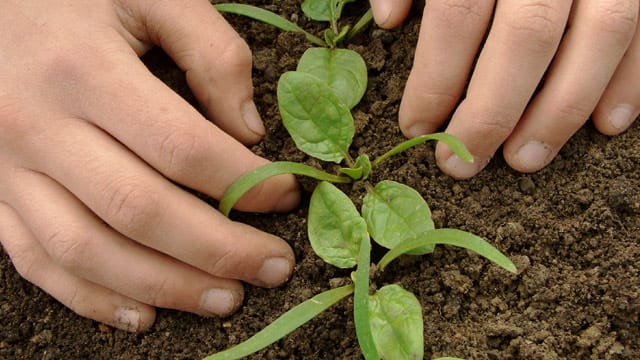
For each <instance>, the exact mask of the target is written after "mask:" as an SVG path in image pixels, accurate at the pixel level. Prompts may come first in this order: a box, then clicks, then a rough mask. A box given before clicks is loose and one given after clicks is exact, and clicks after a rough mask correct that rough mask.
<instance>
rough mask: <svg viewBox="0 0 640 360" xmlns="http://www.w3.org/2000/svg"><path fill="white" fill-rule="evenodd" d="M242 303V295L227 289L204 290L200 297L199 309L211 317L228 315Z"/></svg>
mask: <svg viewBox="0 0 640 360" xmlns="http://www.w3.org/2000/svg"><path fill="white" fill-rule="evenodd" d="M241 301H242V294H239V293H237V292H235V291H232V290H227V289H209V290H205V291H204V292H203V293H202V296H201V297H200V309H201V310H203V311H205V312H207V313H209V314H212V315H219V316H224V315H229V314H231V313H233V312H234V311H235V310H236V308H237V307H238V306H239V305H240V302H241Z"/></svg>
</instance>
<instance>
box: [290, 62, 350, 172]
mask: <svg viewBox="0 0 640 360" xmlns="http://www.w3.org/2000/svg"><path fill="white" fill-rule="evenodd" d="M278 106H279V108H280V114H281V115H282V121H283V123H284V126H285V127H286V128H287V131H289V134H290V135H291V137H292V138H293V141H294V142H295V143H296V146H297V147H298V148H299V149H300V150H301V151H303V152H305V153H306V154H308V155H311V156H313V157H316V158H318V159H320V160H324V161H333V162H336V163H339V162H340V161H342V159H343V158H344V157H345V155H346V153H347V149H348V148H349V145H351V141H352V140H353V135H354V133H355V128H354V125H353V118H352V117H351V112H350V111H349V108H347V106H345V105H344V104H343V103H342V102H341V101H340V99H338V97H337V96H336V95H335V94H334V92H333V91H332V90H331V88H330V87H329V86H328V85H326V84H325V83H324V82H323V81H322V80H320V79H318V78H317V77H315V76H313V75H311V74H308V73H304V72H299V71H289V72H286V73H284V74H283V75H282V76H281V77H280V81H279V82H278Z"/></svg>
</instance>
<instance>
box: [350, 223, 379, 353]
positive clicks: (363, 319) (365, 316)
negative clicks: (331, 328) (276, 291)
mask: <svg viewBox="0 0 640 360" xmlns="http://www.w3.org/2000/svg"><path fill="white" fill-rule="evenodd" d="M370 258H371V242H370V241H369V237H368V236H367V237H364V238H363V239H362V241H361V243H360V251H359V253H358V268H357V269H356V274H355V291H354V294H353V322H354V323H355V325H356V336H357V337H358V344H360V350H361V351H362V355H364V358H365V359H372V360H378V359H379V358H380V357H379V356H378V352H377V351H376V346H375V341H374V339H373V336H372V334H371V325H370V323H369V268H370V267H371V260H370Z"/></svg>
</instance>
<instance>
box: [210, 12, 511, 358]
mask: <svg viewBox="0 0 640 360" xmlns="http://www.w3.org/2000/svg"><path fill="white" fill-rule="evenodd" d="M353 1H355V0H305V1H303V3H302V10H303V12H304V13H305V15H306V16H308V17H309V18H311V19H313V20H318V21H327V22H329V28H328V29H327V30H326V31H325V34H324V40H321V39H320V38H318V37H316V36H314V35H312V34H310V33H308V32H306V31H305V30H303V29H301V28H300V27H298V26H297V25H295V24H293V23H291V22H289V21H287V20H285V19H283V18H281V17H280V16H278V15H277V14H274V13H271V12H269V11H267V10H264V9H260V8H257V7H253V6H249V5H241V4H219V5H215V6H216V8H217V9H218V10H220V11H223V12H229V13H236V14H241V15H245V16H249V17H252V18H254V19H257V20H261V21H264V22H267V23H269V24H272V25H274V26H276V27H278V28H280V29H282V30H285V31H294V32H299V33H303V34H304V35H305V36H306V38H307V39H309V41H310V42H312V43H313V44H315V45H318V46H320V47H312V48H310V49H307V50H306V51H305V53H304V54H303V56H302V57H301V59H300V61H299V63H298V66H297V69H296V70H295V71H289V72H286V73H284V74H283V75H282V76H281V77H280V79H279V82H278V89H277V97H278V106H279V110H280V114H281V116H282V120H283V124H284V126H285V128H286V129H287V131H288V132H289V134H290V135H291V137H292V139H293V140H294V142H295V144H296V146H297V147H298V149H300V150H301V151H303V152H304V153H306V154H308V155H310V156H312V157H315V158H317V159H320V160H324V161H328V162H335V163H338V164H341V163H343V162H344V163H345V164H346V166H345V167H343V168H341V169H340V171H339V173H338V174H330V173H327V172H325V171H323V170H320V169H317V168H314V167H311V166H308V165H305V164H299V163H294V162H284V161H282V162H273V163H270V164H268V165H265V166H263V167H260V168H258V169H255V170H253V171H251V172H249V173H247V174H246V175H244V176H242V177H241V178H239V179H238V180H237V181H236V182H234V183H233V184H232V185H231V186H230V187H229V188H228V189H227V191H226V192H225V194H224V195H223V197H222V199H221V200H220V203H219V209H220V211H221V212H223V213H224V214H225V215H228V214H229V212H230V210H231V208H232V207H233V205H234V204H235V202H236V201H237V200H238V199H240V197H242V195H243V194H245V193H246V192H247V191H248V190H249V189H251V188H252V187H253V186H255V185H257V184H258V183H260V182H261V181H263V180H265V179H267V178H269V177H272V176H276V175H280V174H296V175H303V176H308V177H311V178H314V179H317V180H320V182H319V184H318V185H317V187H316V188H315V189H314V191H313V193H312V196H311V200H310V204H309V214H308V236H309V241H310V243H311V246H312V248H313V250H314V251H315V253H316V254H317V255H318V256H319V257H320V258H322V259H323V260H324V261H325V262H327V263H329V264H331V265H334V266H336V267H338V268H343V269H351V268H354V267H355V271H354V272H352V276H351V278H352V280H353V283H352V284H349V285H346V286H342V287H338V288H334V289H331V290H328V291H325V292H323V293H320V294H318V295H316V296H314V297H312V298H311V299H309V300H307V301H304V302H303V303H301V304H299V305H297V306H295V307H294V308H292V309H290V310H289V311H287V312H286V313H284V314H283V315H282V316H281V317H279V318H278V319H276V320H275V321H274V322H272V323H271V324H269V325H268V326H267V327H265V328H264V329H263V330H261V331H260V332H258V333H257V334H255V335H254V336H253V337H251V338H249V339H248V340H246V341H245V342H243V343H241V344H238V345H236V346H234V347H232V348H230V349H227V350H225V351H222V352H219V353H217V354H213V355H211V356H209V357H207V358H206V359H211V360H216V359H237V358H241V357H244V356H247V355H249V354H252V353H254V352H256V351H258V350H260V349H262V348H264V347H266V346H268V345H270V344H272V343H273V342H275V341H277V340H278V339H280V338H282V337H284V336H286V335H287V334H288V333H290V332H291V331H293V330H295V329H296V328H298V327H299V326H301V325H302V324H304V323H306V322H307V321H309V320H310V319H312V318H314V317H315V316H317V315H318V314H320V313H322V312H323V311H324V310H326V309H327V308H329V307H330V306H332V305H333V304H335V303H337V302H338V301H340V300H341V299H343V298H345V297H347V296H349V295H351V294H353V296H354V323H355V327H356V335H357V338H358V343H359V344H360V348H361V350H362V353H363V355H364V357H365V358H366V359H381V358H382V359H421V358H422V357H423V353H424V338H423V336H424V334H423V317H422V308H421V306H420V303H419V301H418V299H417V298H416V297H415V296H414V295H413V294H412V293H411V292H409V291H407V290H404V289H403V288H402V287H400V286H399V285H395V284H392V285H385V286H383V287H381V288H380V289H378V290H376V291H374V292H371V293H370V287H369V282H370V275H371V274H374V276H375V274H376V273H380V272H382V271H384V270H385V269H386V267H387V266H388V265H389V264H390V263H391V262H392V261H393V260H394V259H396V258H398V257H399V256H400V255H403V254H409V255H423V254H428V253H430V252H432V251H433V248H434V246H435V245H436V244H446V245H453V246H458V247H462V248H466V249H469V250H472V251H474V252H476V253H477V254H479V255H481V256H483V257H485V258H487V259H489V260H490V261H493V262H494V263H496V264H498V265H499V266H501V267H503V268H505V269H506V270H508V271H511V272H515V271H516V268H515V266H514V265H513V263H512V262H511V261H510V260H509V259H508V258H507V257H506V256H504V255H503V254H502V253H501V252H500V251H498V250H497V249H496V248H494V247H493V246H491V245H490V244H489V243H488V242H486V241H485V240H483V239H482V238H480V237H478V236H476V235H473V234H471V233H468V232H464V231H461V230H456V229H436V228H435V226H434V223H433V220H432V219H431V212H430V210H429V207H428V205H427V203H426V202H425V200H424V199H423V198H422V197H421V195H420V194H419V193H418V192H417V191H416V190H414V189H412V188H411V187H409V186H406V185H403V184H401V183H398V182H395V181H391V180H384V181H381V182H379V183H377V184H375V185H372V184H370V183H369V182H368V181H367V179H368V177H369V175H370V174H371V172H372V171H373V170H374V169H375V168H376V167H377V166H379V165H380V164H381V163H382V162H383V161H384V160H386V159H387V158H389V157H391V156H393V155H395V154H398V153H400V152H403V151H405V150H407V149H409V148H411V147H413V146H416V145H418V144H421V143H423V142H426V141H429V140H436V141H441V142H444V143H445V144H447V146H449V148H451V150H452V151H453V152H454V153H455V154H456V155H457V156H458V157H460V158H461V159H465V160H467V161H472V159H473V158H472V156H471V154H470V153H469V152H468V151H467V149H466V148H465V147H464V145H463V144H462V143H461V142H460V141H459V140H458V139H456V138H455V137H453V136H451V135H448V134H444V133H437V134H430V135H423V136H419V137H416V138H414V139H411V140H407V141H404V142H402V143H400V144H399V145H397V146H396V147H394V148H392V149H391V150H389V151H388V152H386V153H384V154H383V155H381V156H379V157H377V158H376V159H374V160H372V161H371V160H370V159H369V157H368V156H367V155H366V154H362V155H360V156H358V157H357V158H356V159H355V160H354V159H353V158H352V157H351V156H350V154H349V147H350V145H351V142H352V139H353V136H354V132H355V130H354V122H353V118H352V115H351V109H352V108H353V107H354V106H356V105H357V104H358V103H359V102H360V100H361V99H362V97H363V95H364V93H365V90H366V86H367V68H366V65H365V62H364V60H363V59H362V57H361V56H360V55H359V54H358V53H357V52H355V51H352V50H349V49H344V48H338V47H337V45H338V44H340V43H341V42H342V41H344V40H345V39H348V38H349V37H351V36H352V35H353V34H354V33H355V32H357V31H359V30H360V29H362V27H363V26H364V25H366V24H367V23H368V22H369V21H370V20H371V13H370V10H369V11H368V12H367V14H365V16H363V17H362V19H361V21H359V22H358V23H357V24H356V25H355V26H354V27H353V28H352V27H349V26H344V27H340V26H339V22H338V21H339V19H340V15H341V12H342V9H343V7H344V5H345V4H346V3H349V2H353ZM353 181H364V182H365V188H366V189H367V193H366V195H365V196H364V199H363V200H362V208H361V209H360V211H358V209H357V208H356V206H355V205H354V203H353V202H352V201H351V199H350V198H349V197H348V196H347V195H346V194H345V193H343V192H342V191H341V190H339V189H338V187H336V186H335V185H333V184H332V183H350V182H353ZM371 239H373V240H374V241H375V242H376V243H378V244H379V245H381V246H382V247H385V248H387V249H389V251H388V252H387V253H386V254H385V255H384V256H383V257H382V259H381V260H380V261H379V262H378V263H377V264H373V265H372V264H371V259H370V252H371ZM371 269H373V270H374V271H371ZM443 359H446V358H443ZM449 359H452V358H449Z"/></svg>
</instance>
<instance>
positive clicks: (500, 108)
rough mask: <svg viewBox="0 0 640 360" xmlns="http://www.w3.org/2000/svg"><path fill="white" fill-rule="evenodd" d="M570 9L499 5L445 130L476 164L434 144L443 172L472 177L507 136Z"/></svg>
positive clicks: (513, 1)
mask: <svg viewBox="0 0 640 360" xmlns="http://www.w3.org/2000/svg"><path fill="white" fill-rule="evenodd" d="M569 11H570V3H569V2H567V1H553V0H546V1H539V0H526V1H522V0H504V1H498V3H497V6H496V11H495V19H494V21H493V23H492V25H491V30H490V33H489V36H488V38H487V40H486V44H485V45H484V47H483V49H482V51H481V54H480V57H479V58H478V62H477V65H476V68H475V70H474V73H473V75H472V78H471V81H470V83H469V87H468V90H467V94H466V98H465V99H464V100H463V102H462V103H461V104H460V106H459V107H458V108H457V110H456V112H455V113H454V115H453V117H452V119H451V122H450V124H449V126H448V127H447V130H446V131H447V132H448V133H451V134H453V135H455V136H457V137H459V138H460V139H461V140H462V141H463V142H464V143H465V145H466V146H467V147H468V148H469V151H471V153H472V154H473V155H474V159H475V161H474V162H473V163H467V162H464V161H462V160H460V159H459V158H458V157H457V156H455V155H453V153H452V152H451V150H449V149H448V148H447V147H446V145H443V144H438V146H437V148H436V159H437V162H438V165H439V166H440V168H441V169H442V170H443V171H444V172H445V173H447V174H449V175H451V176H452V177H454V178H460V179H463V178H469V177H471V176H473V175H475V174H476V173H478V172H479V171H480V170H481V169H482V168H483V167H484V166H485V165H486V164H487V163H488V161H489V159H490V158H491V157H492V156H493V154H494V153H495V151H496V150H497V149H498V147H499V146H500V145H501V144H502V143H503V142H504V140H505V139H506V138H507V136H508V135H509V134H510V133H511V131H512V130H513V128H514V126H515V125H516V123H517V121H518V120H519V119H520V117H521V116H522V113H523V111H524V109H525V107H526V105H527V103H528V101H529V99H530V98H531V95H532V94H533V92H534V90H535V88H536V86H537V84H538V82H539V81H540V79H541V78H542V76H543V74H544V72H545V70H546V69H547V66H548V65H549V63H550V61H551V58H552V57H553V55H554V53H555V51H556V49H557V46H558V43H559V42H560V38H561V37H562V33H563V30H564V27H565V24H566V21H567V18H568V14H569Z"/></svg>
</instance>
